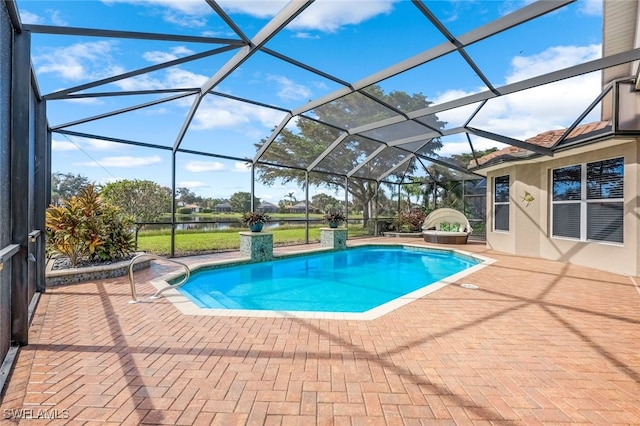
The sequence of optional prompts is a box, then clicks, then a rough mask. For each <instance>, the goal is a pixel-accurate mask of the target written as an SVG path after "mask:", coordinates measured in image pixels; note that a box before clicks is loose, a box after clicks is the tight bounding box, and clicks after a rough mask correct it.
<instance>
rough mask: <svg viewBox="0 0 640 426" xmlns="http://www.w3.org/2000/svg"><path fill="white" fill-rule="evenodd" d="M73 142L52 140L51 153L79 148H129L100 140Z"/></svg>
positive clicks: (113, 149) (93, 149) (79, 139)
mask: <svg viewBox="0 0 640 426" xmlns="http://www.w3.org/2000/svg"><path fill="white" fill-rule="evenodd" d="M72 140H73V141H61V140H55V139H53V140H52V141H51V149H52V150H53V151H58V152H61V151H77V150H79V149H80V148H82V149H84V150H87V151H123V150H126V149H129V146H127V145H126V144H122V143H117V142H109V141H104V140H100V139H86V138H73V139H72Z"/></svg>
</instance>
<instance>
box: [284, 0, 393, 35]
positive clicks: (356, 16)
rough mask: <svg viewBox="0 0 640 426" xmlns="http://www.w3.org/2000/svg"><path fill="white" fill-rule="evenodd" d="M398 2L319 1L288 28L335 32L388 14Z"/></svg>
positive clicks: (366, 0) (375, 0)
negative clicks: (346, 26)
mask: <svg viewBox="0 0 640 426" xmlns="http://www.w3.org/2000/svg"><path fill="white" fill-rule="evenodd" d="M396 1H397V0H359V1H317V2H315V3H313V4H312V5H311V6H309V7H308V8H307V9H306V10H305V11H304V12H302V14H301V15H300V16H298V17H297V18H296V19H295V20H293V22H291V24H289V26H288V28H289V29H293V30H304V29H309V30H320V31H325V32H335V31H337V30H338V29H340V27H342V26H345V25H355V24H359V23H361V22H363V21H366V20H367V19H370V18H372V17H374V16H376V15H380V14H388V13H390V12H391V11H392V9H393V3H395V2H396Z"/></svg>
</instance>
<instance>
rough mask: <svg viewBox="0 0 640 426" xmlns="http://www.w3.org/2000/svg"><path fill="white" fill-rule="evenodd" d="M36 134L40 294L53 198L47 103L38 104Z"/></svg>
mask: <svg viewBox="0 0 640 426" xmlns="http://www.w3.org/2000/svg"><path fill="white" fill-rule="evenodd" d="M35 113H36V120H35V123H36V134H35V150H34V154H35V158H34V167H33V173H34V178H33V182H34V188H33V192H34V205H33V211H34V223H33V227H34V228H35V229H32V230H31V231H32V234H33V235H35V233H34V231H36V230H37V231H39V233H38V236H37V237H35V239H36V240H35V241H33V242H32V244H33V246H32V249H33V254H34V257H35V258H36V263H35V265H34V266H35V271H36V273H35V289H36V291H39V292H44V291H45V288H46V286H45V241H44V230H45V229H46V224H45V212H46V210H47V206H48V204H49V203H48V201H49V198H50V196H51V189H50V188H51V182H50V176H51V170H50V167H49V164H50V163H49V162H48V161H47V159H48V158H49V154H48V151H49V149H48V147H49V132H48V130H47V107H46V103H45V101H39V102H38V103H37V104H36V111H35Z"/></svg>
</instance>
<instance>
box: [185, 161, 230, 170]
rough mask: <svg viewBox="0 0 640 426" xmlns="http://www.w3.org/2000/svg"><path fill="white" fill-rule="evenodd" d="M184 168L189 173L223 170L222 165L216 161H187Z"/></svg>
mask: <svg viewBox="0 0 640 426" xmlns="http://www.w3.org/2000/svg"><path fill="white" fill-rule="evenodd" d="M184 168H185V169H186V170H188V171H190V172H194V173H201V172H219V171H221V170H224V169H225V167H224V164H222V163H220V162H218V161H189V162H188V163H187V164H186V165H185V166H184Z"/></svg>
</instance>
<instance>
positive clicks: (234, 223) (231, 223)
mask: <svg viewBox="0 0 640 426" xmlns="http://www.w3.org/2000/svg"><path fill="white" fill-rule="evenodd" d="M160 222H165V223H166V224H167V225H169V224H170V223H171V219H170V218H163V219H162V220H160ZM176 222H178V223H176V230H185V229H197V230H200V231H212V230H218V231H220V230H225V229H237V230H238V231H241V230H243V229H247V226H246V225H244V224H243V223H242V222H240V221H239V220H237V219H231V218H230V219H229V220H228V221H216V222H214V221H211V220H210V219H205V218H201V217H199V216H194V217H191V216H187V217H184V216H177V217H176ZM179 222H190V223H179ZM193 222H204V223H193ZM361 222H362V221H357V220H356V221H351V220H350V221H349V223H350V224H358V223H361ZM167 225H161V224H158V225H145V226H144V228H143V229H145V230H153V229H167V228H168V227H167ZM309 225H310V226H325V225H326V224H325V222H324V221H323V220H321V219H319V220H310V221H309ZM287 226H295V227H298V226H299V227H304V226H305V222H304V220H280V221H275V220H274V221H270V222H267V223H265V224H264V227H263V229H275V228H279V227H287Z"/></svg>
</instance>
